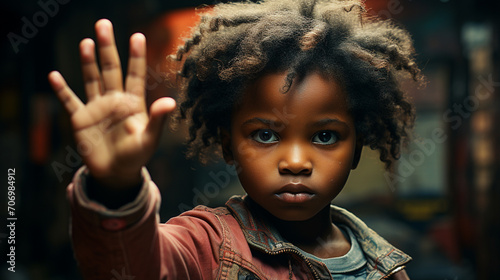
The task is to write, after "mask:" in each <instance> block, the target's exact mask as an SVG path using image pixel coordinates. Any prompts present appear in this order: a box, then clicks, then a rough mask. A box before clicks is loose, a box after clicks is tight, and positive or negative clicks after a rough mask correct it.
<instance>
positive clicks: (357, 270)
mask: <svg viewBox="0 0 500 280" xmlns="http://www.w3.org/2000/svg"><path fill="white" fill-rule="evenodd" d="M338 226H339V228H340V230H342V232H343V233H344V235H345V236H346V238H347V239H349V241H350V243H351V249H350V250H349V252H347V254H345V255H343V256H341V257H335V258H328V259H322V258H318V257H316V256H314V255H313V254H309V253H307V252H305V251H303V250H301V249H300V248H299V250H300V252H301V253H302V254H304V255H305V256H306V257H308V258H311V259H314V260H317V261H319V262H322V263H324V264H325V265H326V267H328V270H330V273H331V275H332V277H333V279H335V280H360V279H366V277H367V275H368V274H367V272H366V257H365V255H364V254H363V251H362V250H361V247H360V246H359V244H358V241H357V240H356V237H355V236H354V234H353V233H352V231H351V229H350V228H349V227H347V226H344V225H338Z"/></svg>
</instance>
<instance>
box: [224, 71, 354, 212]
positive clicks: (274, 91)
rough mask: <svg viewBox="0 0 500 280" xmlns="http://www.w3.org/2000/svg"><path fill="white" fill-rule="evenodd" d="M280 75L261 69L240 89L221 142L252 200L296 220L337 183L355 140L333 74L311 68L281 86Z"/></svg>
mask: <svg viewBox="0 0 500 280" xmlns="http://www.w3.org/2000/svg"><path fill="white" fill-rule="evenodd" d="M284 78H285V74H284V73H278V74H267V75H264V76H262V77H261V78H259V79H257V80H256V82H255V83H253V84H252V85H251V86H249V87H248V88H247V89H246V91H245V93H244V96H243V99H242V102H241V104H240V105H238V106H237V107H236V108H235V109H234V111H233V114H232V119H231V131H230V132H223V133H222V143H223V149H224V155H225V159H226V161H227V162H228V163H235V164H236V165H237V168H238V169H237V170H238V172H239V173H238V174H239V175H238V176H239V179H240V182H241V184H242V186H243V188H244V189H245V191H246V193H247V194H248V195H249V196H250V197H251V198H252V199H253V200H254V201H255V202H257V203H258V204H259V205H260V206H262V207H263V208H264V209H266V210H267V211H269V212H270V213H271V214H273V215H274V216H275V217H277V218H279V219H282V220H288V221H302V220H307V219H310V218H312V217H313V216H314V215H316V214H317V213H318V212H319V211H320V210H322V209H323V208H324V207H326V206H328V205H329V204H330V202H331V200H333V199H334V198H335V197H336V196H337V194H338V193H339V192H340V191H341V190H342V188H343V186H344V184H345V182H346V180H347V177H348V175H349V172H350V170H351V168H354V167H355V166H356V164H357V161H358V160H359V155H360V152H361V145H360V141H357V136H356V131H355V127H354V121H353V118H352V116H351V114H350V113H349V111H348V106H347V100H346V94H345V93H344V91H343V90H342V89H341V87H340V86H339V85H338V84H337V82H335V81H334V80H333V79H328V78H324V77H323V76H321V75H319V74H317V73H315V72H313V73H311V74H308V75H307V76H306V77H305V78H304V79H303V80H302V81H300V82H297V81H294V83H293V85H292V88H291V89H290V91H289V92H287V93H286V94H283V93H281V92H280V89H281V88H282V87H283V84H284Z"/></svg>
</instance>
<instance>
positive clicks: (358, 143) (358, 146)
mask: <svg viewBox="0 0 500 280" xmlns="http://www.w3.org/2000/svg"><path fill="white" fill-rule="evenodd" d="M362 151H363V137H361V136H358V138H357V140H356V148H355V150H354V158H353V160H352V167H351V169H356V167H358V163H359V160H360V159H361V152H362Z"/></svg>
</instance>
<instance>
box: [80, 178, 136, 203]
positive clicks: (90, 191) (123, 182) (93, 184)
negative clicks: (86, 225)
mask: <svg viewBox="0 0 500 280" xmlns="http://www.w3.org/2000/svg"><path fill="white" fill-rule="evenodd" d="M131 178H132V177H131ZM127 180H128V181H127ZM142 186H143V179H142V176H141V174H140V173H139V179H138V180H137V179H136V178H134V179H133V180H132V179H129V178H128V177H126V178H125V177H120V178H114V177H107V178H96V177H94V176H93V175H91V174H89V176H88V177H87V181H86V193H87V196H88V198H89V199H91V200H94V201H97V202H99V203H101V204H103V205H104V206H106V207H107V208H109V209H118V208H120V207H122V206H123V205H125V204H128V203H130V202H133V201H134V200H135V199H136V198H137V196H138V195H139V193H140V191H141V189H142Z"/></svg>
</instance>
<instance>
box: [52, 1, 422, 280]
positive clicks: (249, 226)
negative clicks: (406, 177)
mask: <svg viewBox="0 0 500 280" xmlns="http://www.w3.org/2000/svg"><path fill="white" fill-rule="evenodd" d="M96 33H97V41H98V43H99V48H98V51H99V54H100V61H101V71H99V69H98V66H97V64H96V59H95V54H94V48H95V46H94V42H93V41H92V40H91V39H85V40H83V41H82V42H81V45H80V54H81V61H82V67H83V78H84V82H85V89H86V93H87V97H88V102H87V104H83V103H82V102H81V101H80V100H79V99H78V98H77V97H76V95H75V94H74V93H73V92H72V91H71V90H70V89H69V87H68V86H67V85H66V83H65V81H64V79H63V78H62V76H61V75H60V74H59V73H57V72H52V73H51V74H50V75H49V80H50V82H51V84H52V86H53V88H54V90H55V92H56V93H57V95H58V97H59V99H60V100H61V102H62V103H63V104H64V106H65V108H66V110H67V111H68V112H69V114H70V116H71V122H72V125H73V128H74V131H75V132H74V133H75V138H76V143H77V148H78V150H79V152H80V153H81V156H82V157H83V159H84V162H85V166H84V167H82V168H81V169H80V170H79V171H78V172H77V174H76V175H75V178H74V181H73V183H72V184H70V186H69V187H68V198H69V200H70V203H71V205H72V231H71V233H72V238H73V245H74V250H75V254H76V257H77V259H78V262H79V265H80V267H81V271H82V273H83V275H84V278H86V279H113V278H114V279H117V278H118V279H332V278H333V279H388V278H389V279H407V275H406V273H405V272H404V266H405V265H406V263H408V262H409V261H410V260H411V258H410V257H409V256H408V255H406V254H404V253H403V252H401V251H399V250H398V249H396V248H394V247H393V246H392V245H390V244H389V243H387V242H386V241H385V240H384V239H383V238H381V237H380V236H378V235H377V234H376V233H375V232H373V231H372V230H370V229H369V228H368V227H367V226H366V225H365V224H364V223H363V222H361V221H360V220H359V219H358V218H356V217H355V216H354V215H353V214H351V213H349V212H347V211H346V210H344V209H341V208H339V207H335V206H331V205H330V202H331V201H332V200H333V199H334V198H335V197H336V196H337V195H338V193H339V192H340V191H341V190H342V188H343V186H344V184H345V182H346V180H347V178H348V175H349V172H350V170H351V169H354V168H356V166H357V164H358V161H359V159H360V155H361V150H362V146H365V145H366V146H369V147H370V148H371V149H377V150H379V151H380V159H381V160H382V161H383V162H385V163H386V166H387V167H389V166H390V164H391V162H392V161H393V160H395V159H397V158H398V156H399V149H400V146H401V145H402V143H404V142H405V141H407V138H408V137H407V136H408V131H409V129H410V128H411V126H412V124H413V121H414V109H413V106H412V105H411V104H410V103H409V102H408V101H407V98H406V97H405V94H404V92H403V91H402V90H401V88H400V84H399V83H400V78H402V77H404V76H405V74H404V73H406V75H408V76H410V77H412V78H413V79H414V80H419V79H420V72H419V69H418V67H417V66H416V64H415V62H414V59H413V55H414V51H413V49H412V43H411V40H410V38H409V35H408V34H407V33H406V32H405V31H403V30H402V29H400V28H398V27H395V26H394V25H392V24H391V23H389V22H387V21H377V20H375V19H369V18H368V17H367V16H366V15H365V11H364V7H363V5H362V4H361V3H360V2H359V1H340V0H337V1H335V0H332V1H313V0H302V1H293V0H276V1H272V0H268V1H262V2H260V3H258V4H255V3H250V2H248V3H239V4H219V5H216V6H215V8H214V10H213V11H211V12H209V13H207V14H205V15H204V16H203V17H202V20H201V23H200V24H199V26H198V27H197V28H196V29H195V30H194V32H193V35H192V37H191V38H189V39H187V40H186V42H185V45H184V46H183V47H181V48H179V50H178V52H177V56H176V60H177V61H179V62H180V63H182V70H181V72H180V76H181V78H182V81H183V83H182V85H183V86H182V92H183V94H184V100H183V102H182V103H181V104H180V112H179V115H178V117H179V118H183V119H189V120H190V129H189V132H190V139H189V141H188V145H189V148H190V155H191V156H200V157H201V158H206V156H207V155H208V153H209V152H210V150H211V149H213V148H214V147H215V148H217V147H219V149H220V150H221V152H222V155H223V157H224V159H225V161H226V162H227V163H228V164H232V165H234V166H235V167H236V170H237V172H238V177H239V179H240V182H241V185H242V186H243V188H244V189H245V191H246V193H247V195H246V196H244V197H233V198H231V199H230V200H229V201H228V202H227V203H226V206H225V207H220V208H216V209H212V208H208V207H205V206H198V207H196V208H195V209H194V210H191V211H187V212H185V213H183V214H182V215H180V216H178V217H175V218H172V219H170V220H169V221H168V222H167V223H166V224H159V220H158V214H157V213H158V207H159V203H160V199H159V198H160V196H159V192H158V189H157V188H156V186H155V185H154V183H153V182H152V181H151V179H150V177H149V175H148V172H147V171H146V169H145V168H144V167H143V166H144V165H145V164H146V162H147V160H148V159H149V158H150V157H151V155H152V154H153V152H154V150H155V148H156V146H157V144H158V139H159V135H160V131H161V128H162V124H163V120H164V116H165V115H166V114H167V113H170V112H172V111H173V110H174V108H175V106H176V105H175V101H173V100H172V99H171V98H160V99H158V100H156V101H155V102H154V103H153V104H152V105H151V108H150V110H149V116H148V114H147V109H146V105H145V101H144V83H145V76H146V59H145V38H144V36H143V35H141V34H134V35H132V37H131V39H130V59H129V67H128V73H127V77H126V80H125V86H124V87H123V85H122V74H121V70H120V69H121V68H120V61H119V58H118V54H117V50H116V46H115V43H114V37H113V30H112V26H111V23H110V22H109V21H107V20H100V21H98V22H97V23H96ZM172 191H175V190H172Z"/></svg>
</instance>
